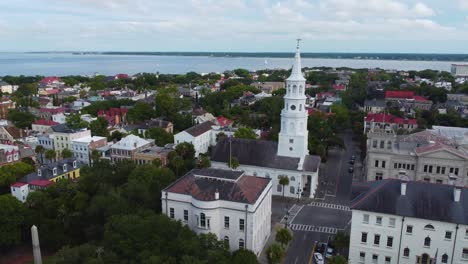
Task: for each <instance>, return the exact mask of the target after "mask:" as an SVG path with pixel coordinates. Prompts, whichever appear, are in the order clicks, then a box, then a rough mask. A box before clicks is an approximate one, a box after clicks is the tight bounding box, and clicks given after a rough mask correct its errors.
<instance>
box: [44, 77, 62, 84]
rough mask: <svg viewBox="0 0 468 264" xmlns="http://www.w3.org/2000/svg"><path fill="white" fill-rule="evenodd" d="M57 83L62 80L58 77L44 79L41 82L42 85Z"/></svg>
mask: <svg viewBox="0 0 468 264" xmlns="http://www.w3.org/2000/svg"><path fill="white" fill-rule="evenodd" d="M55 81H60V78H59V77H57V76H49V77H45V78H44V79H42V80H41V81H40V83H42V84H49V83H52V82H55Z"/></svg>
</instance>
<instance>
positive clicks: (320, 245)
mask: <svg viewBox="0 0 468 264" xmlns="http://www.w3.org/2000/svg"><path fill="white" fill-rule="evenodd" d="M326 249H327V243H323V242H318V243H317V246H316V247H315V252H318V253H320V254H325V253H326Z"/></svg>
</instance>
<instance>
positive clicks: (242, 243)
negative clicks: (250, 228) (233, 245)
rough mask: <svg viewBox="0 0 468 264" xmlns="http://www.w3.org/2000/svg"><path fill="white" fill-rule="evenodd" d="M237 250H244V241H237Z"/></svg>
mask: <svg viewBox="0 0 468 264" xmlns="http://www.w3.org/2000/svg"><path fill="white" fill-rule="evenodd" d="M239 249H244V239H242V238H241V239H239Z"/></svg>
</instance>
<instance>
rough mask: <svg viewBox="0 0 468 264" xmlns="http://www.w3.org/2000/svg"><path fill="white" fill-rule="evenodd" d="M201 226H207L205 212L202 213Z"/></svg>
mask: <svg viewBox="0 0 468 264" xmlns="http://www.w3.org/2000/svg"><path fill="white" fill-rule="evenodd" d="M200 226H201V227H206V216H205V214H204V213H201V214H200Z"/></svg>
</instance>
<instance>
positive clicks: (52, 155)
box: [45, 149, 57, 161]
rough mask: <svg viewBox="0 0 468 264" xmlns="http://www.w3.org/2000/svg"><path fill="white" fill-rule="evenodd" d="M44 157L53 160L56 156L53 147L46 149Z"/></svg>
mask: <svg viewBox="0 0 468 264" xmlns="http://www.w3.org/2000/svg"><path fill="white" fill-rule="evenodd" d="M45 157H46V159H48V160H49V161H52V160H55V158H56V157H57V153H55V150H53V149H48V150H46V152H45Z"/></svg>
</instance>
